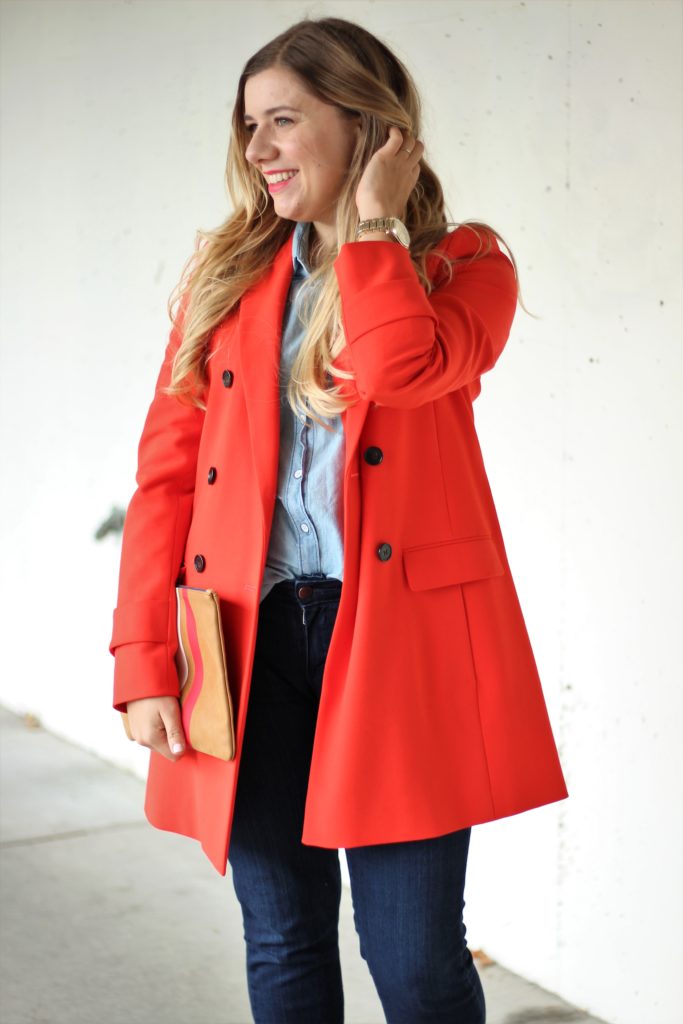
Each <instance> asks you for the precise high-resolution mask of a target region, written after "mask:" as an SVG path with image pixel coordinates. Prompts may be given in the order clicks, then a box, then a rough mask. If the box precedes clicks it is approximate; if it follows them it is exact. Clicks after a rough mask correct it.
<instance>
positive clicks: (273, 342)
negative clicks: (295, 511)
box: [239, 236, 370, 524]
mask: <svg viewBox="0 0 683 1024" xmlns="http://www.w3.org/2000/svg"><path fill="white" fill-rule="evenodd" d="M292 244H293V236H290V237H289V238H288V239H287V241H286V242H285V243H284V244H283V245H282V246H281V248H280V249H279V251H278V253H277V255H276V257H275V259H274V260H273V263H272V265H271V267H270V269H269V270H268V272H267V273H266V274H264V276H263V277H262V278H261V280H260V281H258V282H257V283H256V284H255V285H254V287H253V288H251V289H250V290H249V291H248V292H247V293H246V294H245V295H243V296H242V300H241V302H240V309H239V349H240V363H241V368H242V378H243V385H244V393H245V401H246V406H247V419H248V427H249V439H250V443H251V448H252V453H253V457H254V464H255V467H256V474H257V479H258V484H259V492H260V497H261V508H262V512H263V521H264V524H265V523H267V522H269V521H270V512H271V510H272V507H273V504H274V502H275V497H276V488H277V478H278V457H279V448H280V390H279V380H280V378H279V374H280V348H281V338H282V325H283V318H284V312H285V303H286V301H287V295H288V293H289V287H290V284H291V280H292ZM345 355H346V353H345ZM337 362H338V363H339V364H340V365H342V364H343V365H345V366H348V365H349V363H348V359H347V358H346V359H340V360H338V361H337ZM369 404H370V403H369V402H368V401H367V399H359V400H358V401H357V402H356V403H355V404H354V405H352V406H350V407H349V408H348V409H346V411H345V413H344V414H343V416H342V423H343V427H344V433H345V478H346V477H348V474H349V471H350V470H351V467H352V466H353V465H355V456H356V451H357V447H358V443H359V440H360V435H361V431H362V429H363V424H364V422H365V417H366V415H367V411H368V407H369Z"/></svg>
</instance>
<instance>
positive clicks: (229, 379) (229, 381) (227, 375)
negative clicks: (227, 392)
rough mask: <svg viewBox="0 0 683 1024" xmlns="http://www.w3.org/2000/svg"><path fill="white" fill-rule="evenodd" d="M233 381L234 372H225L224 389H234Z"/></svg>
mask: <svg viewBox="0 0 683 1024" xmlns="http://www.w3.org/2000/svg"><path fill="white" fill-rule="evenodd" d="M232 380H233V377H232V370H223V387H224V388H231V387H232Z"/></svg>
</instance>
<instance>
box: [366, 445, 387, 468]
mask: <svg viewBox="0 0 683 1024" xmlns="http://www.w3.org/2000/svg"><path fill="white" fill-rule="evenodd" d="M363 458H364V459H365V461H366V462H368V463H369V464H370V465H371V466H378V465H379V464H380V462H381V461H382V459H383V458H384V452H383V451H382V449H381V448H376V447H375V445H372V446H371V447H370V448H366V449H365V451H364V453H363Z"/></svg>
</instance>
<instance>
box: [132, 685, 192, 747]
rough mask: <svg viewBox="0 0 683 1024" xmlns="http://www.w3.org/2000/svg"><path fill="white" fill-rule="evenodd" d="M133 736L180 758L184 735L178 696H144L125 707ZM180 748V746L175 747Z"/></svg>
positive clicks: (183, 745) (143, 743)
mask: <svg viewBox="0 0 683 1024" xmlns="http://www.w3.org/2000/svg"><path fill="white" fill-rule="evenodd" d="M126 711H127V712H128V725H129V727H130V731H131V732H132V734H133V739H134V740H136V741H137V742H138V743H140V744H141V745H142V746H143V747H150V748H151V749H152V750H156V751H158V753H160V754H163V756H164V757H167V758H168V760H169V761H177V760H178V758H179V757H182V755H183V754H184V753H185V734H184V732H183V725H182V722H181V719H180V702H179V700H178V698H177V697H141V698H140V699H139V700H129V701H128V704H127V706H126ZM176 748H177V749H176Z"/></svg>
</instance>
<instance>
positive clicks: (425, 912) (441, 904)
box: [229, 576, 486, 1024]
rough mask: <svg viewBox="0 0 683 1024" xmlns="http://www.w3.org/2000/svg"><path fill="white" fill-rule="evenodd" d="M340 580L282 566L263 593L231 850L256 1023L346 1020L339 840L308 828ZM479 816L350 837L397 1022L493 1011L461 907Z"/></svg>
mask: <svg viewBox="0 0 683 1024" xmlns="http://www.w3.org/2000/svg"><path fill="white" fill-rule="evenodd" d="M340 594H341V583H340V582H339V581H337V580H331V579H330V580H325V579H324V578H321V577H314V576H300V577H297V579H295V580H285V581H283V582H281V583H278V584H276V586H275V587H273V589H272V590H271V591H270V592H269V593H268V595H267V596H266V597H265V598H264V600H263V601H262V602H261V608H260V612H259V624H258V634H257V640H256V652H255V659H254V668H253V675H252V681H251V692H250V696H249V707H248V709H247V722H246V730H245V736H244V746H243V751H242V760H241V764H240V773H239V781H238V786H237V795H236V803H235V814H234V820H233V826H232V833H231V839H230V850H229V862H230V866H231V870H232V877H233V883H234V886H235V892H236V894H237V898H238V900H239V902H240V905H241V908H242V915H243V919H244V936H245V940H246V952H247V982H248V987H249V998H250V1001H251V1009H252V1013H253V1015H254V1020H255V1022H256V1024H289V1022H292V1024H342V1022H343V1020H344V993H343V989H342V976H341V968H340V962H339V945H338V923H339V902H340V897H341V870H340V864H339V852H338V850H329V849H324V848H322V847H319V846H305V845H303V844H302V842H301V833H302V828H303V817H304V804H305V799H306V787H307V782H308V773H309V769H310V762H311V751H312V749H313V735H314V732H315V723H316V717H317V713H318V703H319V700H320V690H321V685H322V675H323V668H324V665H325V658H326V656H327V650H328V647H329V643H330V638H331V635H332V628H333V626H334V621H335V617H336V614H337V608H338V604H339V597H340ZM470 831H471V830H470V829H469V828H466V829H460V830H459V831H457V832H451V833H449V834H447V835H443V836H437V837H436V838H431V839H419V840H411V841H408V842H400V843H381V844H379V845H376V846H359V847H353V848H351V849H347V851H346V857H347V862H348V865H349V875H350V878H351V895H352V900H353V912H354V921H355V926H356V931H357V932H358V935H359V938H360V952H361V955H362V957H363V958H364V959H365V961H366V962H367V964H368V968H369V970H370V973H371V975H372V979H373V981H374V983H375V986H376V988H377V992H378V994H379V998H380V1000H381V1002H382V1007H383V1009H384V1014H385V1016H386V1019H387V1021H388V1022H389V1024H423V1022H425V1024H426V1022H430V1024H436V1022H439V1024H441V1022H443V1024H446V1022H447V1024H483V1022H484V1021H485V1019H486V1013H485V1003H484V993H483V990H482V987H481V982H480V980H479V976H478V974H477V970H476V968H475V966H474V963H473V960H472V956H471V954H470V952H469V950H468V948H467V945H466V941H465V926H464V923H463V919H462V912H463V907H464V899H463V893H464V886H465V871H466V867H467V853H468V848H469V841H470Z"/></svg>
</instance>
